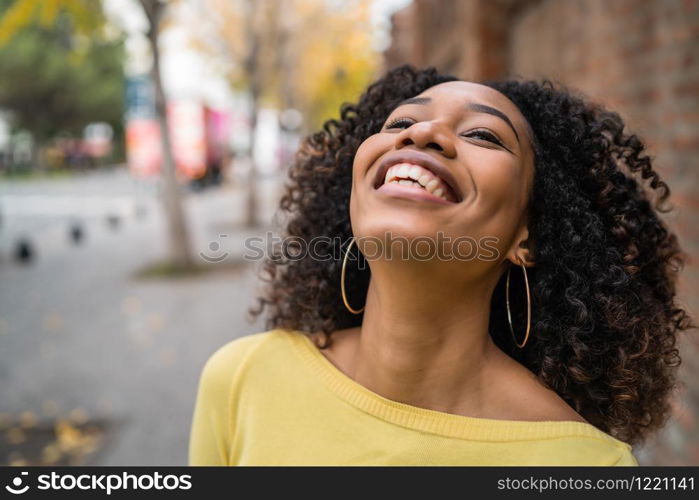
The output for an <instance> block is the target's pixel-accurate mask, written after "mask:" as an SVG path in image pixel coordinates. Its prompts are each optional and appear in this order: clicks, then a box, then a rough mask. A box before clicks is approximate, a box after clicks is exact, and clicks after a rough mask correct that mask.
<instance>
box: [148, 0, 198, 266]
mask: <svg viewBox="0 0 699 500" xmlns="http://www.w3.org/2000/svg"><path fill="white" fill-rule="evenodd" d="M141 4H142V5H143V9H144V10H145V12H146V17H147V18H148V21H149V29H148V41H149V42H150V47H151V52H152V54H153V65H152V67H151V79H152V81H153V87H154V93H155V96H154V97H155V114H156V119H157V120H158V124H159V125H160V136H161V138H162V149H163V164H162V170H161V175H162V179H163V191H162V196H163V202H164V205H165V213H166V217H167V221H168V229H169V235H170V244H171V247H170V248H171V252H172V254H171V259H172V263H173V264H174V265H175V266H177V267H179V268H191V267H192V266H193V262H192V256H191V252H190V248H189V234H188V231H187V224H186V221H185V217H184V210H183V209H182V197H181V196H180V188H179V184H178V182H177V175H176V171H175V160H174V157H173V154H172V144H171V141H170V130H169V129H168V124H167V108H166V101H165V92H164V90H163V83H162V80H161V78H160V52H159V51H158V35H159V28H160V20H161V19H162V14H163V9H164V8H165V5H164V4H162V3H160V2H159V1H158V0H141Z"/></svg>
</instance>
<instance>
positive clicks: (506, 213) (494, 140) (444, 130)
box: [350, 81, 534, 261]
mask: <svg viewBox="0 0 699 500" xmlns="http://www.w3.org/2000/svg"><path fill="white" fill-rule="evenodd" d="M533 176H534V166H533V151H532V148H531V144H530V139H529V135H528V132H527V125H526V120H525V118H524V117H523V116H522V114H521V113H520V112H519V110H518V108H517V107H516V106H515V105H514V103H512V102H511V101H510V100H509V99H508V98H507V97H505V96H504V95H503V94H501V93H500V92H498V91H496V90H494V89H491V88H490V87H486V86H484V85H480V84H476V83H471V82H464V81H454V82H447V83H442V84H439V85H436V86H434V87H431V88H429V89H427V90H425V91H424V92H423V93H421V94H420V95H418V96H415V97H414V98H411V99H408V100H407V101H404V102H403V103H402V104H400V105H398V107H397V108H396V109H395V110H393V112H392V113H391V114H390V115H389V116H388V119H387V120H386V122H385V123H384V126H383V128H382V129H381V131H380V132H379V133H377V134H374V135H372V136H370V137H369V138H367V139H366V140H365V141H364V142H363V143H362V144H361V145H360V147H359V149H358V150H357V154H356V156H355V158H354V166H353V173H352V193H351V198H350V217H351V221H352V229H353V233H354V235H355V237H358V238H360V240H361V239H364V238H365V237H368V236H372V237H378V238H379V239H380V240H382V241H385V238H386V234H387V232H390V234H391V235H392V236H393V237H397V236H402V237H405V238H407V239H408V240H413V239H415V238H416V237H428V238H434V241H435V242H436V241H438V238H439V237H438V233H440V232H441V233H442V238H448V239H449V240H448V241H450V242H452V243H454V242H455V239H456V238H460V237H461V239H460V240H457V242H461V243H459V245H460V246H459V248H458V252H460V253H459V255H461V256H463V255H465V254H466V253H467V252H468V248H464V247H463V245H464V244H465V243H464V242H465V241H468V242H469V243H468V244H469V245H471V244H472V243H473V242H481V241H482V239H483V238H485V237H490V238H491V240H490V241H491V243H489V244H487V245H486V246H489V247H490V248H492V249H494V250H495V249H496V251H497V253H498V254H499V256H498V257H497V258H495V259H490V260H498V261H500V260H501V257H503V256H504V255H505V254H507V253H508V252H509V251H510V250H511V249H512V248H511V247H512V246H513V245H514V244H516V243H514V242H515V239H516V240H517V241H521V240H523V239H526V237H527V232H526V219H525V216H526V214H525V207H526V204H527V199H528V198H527V197H528V193H529V192H530V187H531V185H532V182H533ZM464 237H468V238H464ZM494 238H495V239H497V240H495V239H494ZM442 241H445V240H444V239H442ZM360 248H362V247H361V245H360ZM444 248H449V249H451V251H456V250H455V249H454V248H452V247H451V246H449V243H447V246H446V247H444ZM363 250H364V249H363ZM364 253H365V255H366V251H365V252H364ZM486 253H487V252H486ZM491 253H492V252H491ZM369 258H370V259H371V257H369Z"/></svg>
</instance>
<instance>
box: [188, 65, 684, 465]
mask: <svg viewBox="0 0 699 500" xmlns="http://www.w3.org/2000/svg"><path fill="white" fill-rule="evenodd" d="M643 151H644V145H643V143H642V142H641V140H640V139H639V138H638V137H637V136H636V135H630V134H628V133H626V132H624V123H623V121H622V120H621V118H620V117H619V115H618V114H616V113H613V112H610V111H606V110H604V109H603V108H602V107H601V106H599V105H595V104H593V103H590V102H586V101H585V100H584V99H583V98H582V97H578V96H575V95H573V94H572V93H571V92H570V91H568V90H566V89H563V88H557V87H556V86H555V85H554V84H553V83H552V82H551V81H549V80H544V81H542V82H535V81H502V82H486V83H484V84H477V83H473V82H465V81H459V80H457V79H456V78H453V77H449V76H443V75H439V74H438V73H437V72H435V71H434V70H433V69H428V70H423V71H417V70H415V69H413V68H411V67H408V66H405V67H402V68H398V69H396V70H393V71H391V72H389V73H388V74H387V75H386V76H385V77H384V78H383V79H381V80H379V81H378V82H376V83H374V84H373V85H371V86H370V87H369V88H368V89H367V91H366V92H365V93H364V95H363V96H362V97H361V99H360V101H359V103H358V104H357V105H351V106H350V105H345V106H344V107H343V109H342V113H341V119H340V120H338V121H335V120H331V121H329V122H327V123H326V124H325V126H324V127H323V130H322V131H321V132H318V133H316V134H314V135H312V136H310V137H309V138H308V139H307V140H306V142H305V143H304V144H303V146H302V147H301V149H300V151H299V153H298V155H297V159H296V162H295V165H294V166H293V168H292V169H291V172H290V183H289V184H288V186H287V190H286V193H285V195H284V197H283V199H282V201H281V209H282V210H283V211H285V212H286V213H287V214H288V215H289V218H288V219H287V223H286V227H285V234H284V236H287V237H289V238H292V239H293V241H292V243H294V244H293V245H292V244H286V245H285V246H282V247H281V249H280V248H277V249H276V251H275V253H274V255H272V256H271V257H270V258H269V259H268V260H267V261H266V263H265V266H264V271H265V272H266V274H265V276H264V279H265V280H267V281H268V282H269V287H268V288H267V290H266V294H265V296H263V297H262V298H261V299H260V306H259V308H258V309H256V310H252V311H251V313H252V314H253V315H257V314H260V313H261V312H262V310H263V309H264V307H265V306H268V307H269V308H270V309H271V314H270V316H269V319H268V327H269V331H266V332H262V333H258V334H256V335H252V336H248V337H244V338H241V339H237V340H234V341H232V342H230V343H228V344H227V345H225V346H223V347H221V348H220V349H219V350H218V351H217V352H216V353H215V354H214V355H213V356H212V357H211V358H210V359H209V361H208V362H207V364H206V366H205V368H204V370H203V373H202V376H201V380H200V385H199V393H198V399H197V403H196V408H195V412H194V419H193V425H192V431H191V439H190V450H189V453H190V455H189V458H190V463H191V464H192V465H213V464H220V465H234V464H315V465H326V464H355V465H359V464H392V465H397V464H405V465H417V464H444V465H446V464H453V465H525V464H528V465H638V462H637V461H636V458H635V457H634V455H633V453H632V449H631V445H632V444H634V443H639V442H641V441H642V440H643V439H644V438H646V437H647V436H648V435H650V434H651V433H652V432H653V431H655V430H657V429H658V428H659V427H661V426H662V424H663V422H664V419H666V417H667V415H668V411H669V410H668V408H669V403H668V396H669V393H670V391H671V390H672V388H673V386H674V384H675V371H676V366H677V365H678V364H679V362H680V359H679V356H678V352H677V349H675V348H674V344H675V336H676V332H679V331H681V330H685V329H688V328H690V327H692V326H693V325H692V324H691V320H690V318H689V317H688V315H687V314H686V313H685V311H683V310H682V309H680V308H679V307H678V306H677V305H676V304H675V301H674V300H675V299H674V296H675V279H676V276H677V273H678V271H679V270H680V269H681V266H682V264H683V260H682V258H683V254H682V253H681V251H680V249H679V247H678V244H677V241H676V238H675V236H674V235H673V234H672V233H670V232H669V231H668V229H667V228H666V226H665V225H664V223H663V222H662V221H661V219H660V218H659V216H658V213H657V211H663V210H666V208H664V207H663V203H664V202H665V201H666V199H667V197H668V195H669V190H668V188H667V186H666V184H665V183H664V182H663V181H661V180H660V178H659V177H658V174H657V173H656V172H655V171H654V170H653V168H652V166H651V163H650V160H649V158H648V156H646V155H645V154H644V153H643ZM638 174H640V176H641V178H642V179H649V180H650V182H649V184H650V187H651V188H652V190H653V191H651V192H650V193H648V192H646V191H645V190H644V188H643V186H642V181H641V180H640V179H638ZM652 194H655V195H657V196H656V197H655V199H654V200H653V197H652V196H651V195H652ZM338 241H339V242H341V253H338V251H337V250H338V248H340V246H339V245H338V244H337V242H338ZM285 242H287V243H288V242H289V239H287V240H285ZM292 250H293V251H292ZM357 250H359V253H357Z"/></svg>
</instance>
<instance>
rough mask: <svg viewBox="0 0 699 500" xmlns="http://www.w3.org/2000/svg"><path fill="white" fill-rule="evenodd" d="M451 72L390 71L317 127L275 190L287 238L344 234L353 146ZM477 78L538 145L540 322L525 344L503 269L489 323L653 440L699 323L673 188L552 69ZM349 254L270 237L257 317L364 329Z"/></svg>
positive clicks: (624, 435) (594, 420) (614, 419)
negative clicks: (668, 220)
mask: <svg viewBox="0 0 699 500" xmlns="http://www.w3.org/2000/svg"><path fill="white" fill-rule="evenodd" d="M452 80H457V78H455V77H453V76H447V75H440V74H439V73H437V71H436V70H435V69H433V68H428V69H424V70H416V69H414V68H412V67H411V66H402V67H400V68H396V69H394V70H392V71H390V72H389V73H388V74H386V75H385V76H384V77H383V78H382V79H380V80H378V81H377V82H375V83H373V84H372V85H371V86H369V87H368V89H367V90H366V92H365V93H364V94H363V95H362V96H361V98H360V99H359V102H358V103H357V104H344V105H343V106H342V109H341V113H340V118H339V120H329V121H327V122H326V123H325V124H324V126H323V129H322V130H321V131H319V132H316V133H314V134H312V135H310V136H309V137H307V138H306V140H305V141H304V142H303V144H302V146H301V148H300V149H299V151H298V153H297V156H296V159H295V161H294V164H293V165H292V167H291V169H290V172H289V180H288V182H287V184H286V186H285V190H284V194H283V196H282V199H281V202H280V210H279V213H278V214H279V215H281V216H286V217H285V222H284V227H283V231H282V234H281V236H282V237H284V238H290V237H291V238H295V239H297V240H298V239H300V240H303V241H305V242H309V241H310V240H312V239H313V238H317V237H325V238H326V239H332V238H337V237H340V239H341V240H342V241H347V240H348V239H349V238H350V237H351V236H352V234H351V226H350V220H349V198H350V190H351V183H352V164H353V158H354V155H355V152H356V151H357V148H358V147H359V145H360V144H361V143H362V142H363V141H364V140H365V139H367V138H368V137H369V136H371V135H373V134H375V133H377V132H379V131H380V130H381V127H382V125H383V123H384V121H385V119H386V118H387V116H388V115H389V114H390V112H391V111H392V110H393V109H394V108H395V107H396V106H397V104H398V103H399V102H401V101H403V100H404V99H407V98H409V97H413V96H415V95H417V94H420V93H421V92H423V91H424V90H426V89H428V88H430V87H432V86H434V85H437V84H439V83H442V82H446V81H452ZM482 83H483V84H484V85H487V86H489V87H491V88H493V89H496V90H497V91H499V92H501V93H502V94H504V95H505V96H507V97H508V98H509V99H510V100H511V101H512V102H513V103H514V104H515V105H516V106H517V107H518V108H519V109H520V111H521V113H522V114H523V116H524V117H525V118H526V119H527V120H528V122H529V126H530V134H532V140H533V149H534V153H535V159H534V165H535V175H534V185H533V190H532V196H531V198H530V200H529V205H528V211H529V217H528V220H529V234H530V238H531V239H532V240H533V243H534V245H533V247H534V249H535V255H534V258H535V266H534V267H532V268H531V269H530V270H529V271H528V273H529V283H530V290H531V301H532V322H531V325H532V330H531V331H532V334H531V335H530V338H529V341H528V342H527V345H526V346H525V347H524V348H523V349H518V348H517V347H515V346H514V343H513V342H512V337H511V334H510V331H509V326H508V323H507V319H506V318H507V314H506V309H505V294H504V281H505V274H506V273H503V276H502V277H501V279H500V281H499V283H498V285H497V287H496V289H495V291H494V293H493V297H492V300H491V315H490V325H489V332H490V335H491V337H492V338H493V341H494V342H495V343H496V345H498V347H499V348H501V349H502V350H503V351H504V352H506V353H507V354H508V355H510V356H511V357H512V358H514V359H516V360H517V361H518V362H520V363H521V364H522V365H524V366H526V367H527V368H528V369H529V370H530V371H531V372H532V373H534V374H535V375H536V376H537V377H538V378H539V379H540V380H541V381H542V382H543V383H545V384H546V385H548V386H549V387H551V388H552V389H553V390H555V391H556V392H557V393H558V394H559V395H560V396H561V397H562V398H563V399H564V400H565V401H566V402H567V403H568V404H569V405H570V406H571V407H573V408H574V409H575V410H576V411H577V412H578V413H579V414H580V415H582V416H583V417H584V418H585V419H586V420H587V421H588V422H590V423H591V424H592V425H594V426H596V427H597V428H599V429H600V430H602V431H604V432H607V433H609V434H610V435H612V436H614V437H616V438H617V439H620V440H622V441H625V442H628V443H631V444H635V443H638V442H640V441H643V440H645V439H646V438H647V437H648V436H649V435H650V434H651V433H653V432H654V431H656V430H658V429H659V428H660V427H662V426H663V425H664V423H665V421H666V419H667V418H668V416H669V412H670V401H669V399H670V395H671V392H672V391H673V390H674V389H675V388H676V384H677V379H676V371H677V367H678V366H679V364H680V362H681V359H680V356H679V352H678V349H677V348H676V347H675V344H676V333H677V332H679V331H682V330H688V329H690V328H696V326H695V325H694V323H693V322H692V319H691V318H690V317H689V315H688V314H687V313H686V312H685V311H684V310H683V309H681V308H680V307H678V305H677V304H676V303H675V293H676V292H675V286H676V279H677V276H678V273H679V272H680V271H681V269H682V268H683V267H684V264H685V259H686V255H685V254H684V253H683V252H682V251H681V249H680V248H679V245H678V242H677V238H676V236H675V235H674V234H673V233H672V232H670V231H669V230H668V228H667V226H666V225H665V224H664V222H663V221H662V220H661V218H660V217H659V213H660V212H667V211H669V210H670V208H668V207H667V206H665V203H666V201H667V198H668V196H669V194H670V190H669V188H668V186H667V185H666V184H665V182H663V181H662V180H661V179H660V177H659V175H658V173H657V172H656V171H655V170H654V169H653V167H652V165H651V159H650V158H649V157H648V156H647V155H646V154H645V153H644V149H645V145H644V144H643V142H642V141H641V139H640V138H639V137H638V136H637V135H634V134H630V133H628V132H625V131H624V128H625V124H624V121H623V120H622V118H621V117H620V116H619V114H617V113H615V112H613V111H608V110H606V109H604V107H603V106H602V105H600V104H596V103H593V102H591V101H590V100H588V99H586V98H585V97H584V96H582V95H578V94H576V92H575V91H573V90H571V89H568V88H565V87H564V86H563V85H561V84H559V83H557V82H556V83H554V82H553V81H551V80H549V79H543V80H541V81H534V80H520V79H516V80H514V79H513V80H506V81H487V82H482ZM639 175H640V178H639ZM646 181H647V182H648V184H649V185H650V189H646V188H645V187H644V183H645V182H646ZM328 251H330V249H328ZM341 265H342V262H341V260H340V259H329V260H317V259H311V258H308V259H305V258H303V259H294V258H290V256H289V255H288V254H287V252H285V251H284V249H283V248H281V247H280V246H277V247H275V248H274V249H273V252H272V254H271V255H270V256H269V257H268V259H267V260H266V261H265V262H264V263H263V265H262V266H261V268H260V278H261V280H262V281H263V283H264V287H263V291H262V294H261V296H260V297H258V302H257V303H256V305H255V306H254V307H251V308H250V310H249V314H250V317H251V318H255V317H257V316H258V315H260V314H262V312H263V310H264V309H265V307H267V308H268V309H269V312H268V315H267V323H266V325H267V327H268V328H270V329H271V328H283V329H290V330H298V331H303V332H307V333H311V332H323V333H325V334H326V335H328V336H331V334H332V332H333V331H335V330H339V329H344V328H350V327H355V326H359V325H361V322H362V315H353V314H350V313H349V312H348V311H347V310H346V309H345V307H344V305H343V302H342V300H341V291H340V271H341ZM350 267H351V268H352V269H348V271H347V282H348V283H349V285H348V286H349V288H348V290H347V294H348V300H350V303H351V304H355V305H356V304H363V303H364V300H365V298H366V292H367V287H368V283H369V277H370V272H369V271H368V270H367V269H364V270H360V269H358V268H356V267H355V266H350ZM511 274H512V276H511V280H514V282H513V284H512V285H511V286H513V287H514V286H515V285H517V283H518V281H517V280H516V279H515V278H517V276H519V277H520V278H519V286H523V285H522V283H523V279H522V278H521V276H522V275H521V273H511ZM514 290H522V289H521V288H515V289H514ZM517 297H519V299H518V300H514V299H517ZM524 297H525V295H524V292H522V293H519V294H518V293H515V292H514V291H511V308H512V309H513V311H519V313H515V314H514V315H513V322H515V321H516V323H514V324H518V325H522V324H526V298H524Z"/></svg>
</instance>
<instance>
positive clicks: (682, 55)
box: [385, 0, 699, 465]
mask: <svg viewBox="0 0 699 500" xmlns="http://www.w3.org/2000/svg"><path fill="white" fill-rule="evenodd" d="M440 13H441V14H444V13H446V14H448V15H442V16H441V17H440ZM399 16H402V18H403V19H402V25H398V24H396V25H395V31H396V38H395V39H394V40H395V43H394V45H393V46H392V47H391V48H390V49H389V51H387V54H386V59H385V60H386V66H388V67H392V66H394V65H397V64H401V63H403V62H411V63H413V64H416V65H419V66H425V65H434V66H436V67H437V68H438V69H440V70H442V71H445V72H449V73H452V74H456V75H457V76H459V77H461V78H464V79H466V80H474V81H478V80H483V79H487V78H498V77H507V76H522V77H526V78H536V77H542V76H545V77H548V78H551V79H555V80H558V81H560V82H562V83H564V84H566V85H568V86H570V87H573V88H574V89H577V90H580V91H582V92H584V93H585V94H587V95H588V96H590V97H591V98H592V99H594V100H596V101H599V102H602V103H604V104H605V105H607V106H608V107H609V108H611V109H614V110H616V111H618V112H619V113H620V114H621V115H622V117H624V119H625V120H626V123H627V125H628V128H629V130H631V131H634V132H635V133H638V134H639V135H641V136H642V137H643V138H644V139H645V140H646V142H647V144H648V146H649V152H650V154H651V156H652V157H653V158H654V166H655V168H656V169H657V170H658V171H659V172H660V175H661V176H662V177H664V178H665V180H666V181H667V182H668V184H669V185H670V188H671V191H672V196H671V199H672V200H673V203H674V205H675V206H676V207H677V210H676V211H675V212H674V213H672V214H670V215H669V216H668V217H666V219H667V220H668V223H669V224H670V225H671V227H673V228H674V229H675V230H676V231H677V233H678V235H679V238H680V243H681V244H682V246H683V248H684V249H685V251H686V252H687V254H688V255H689V258H690V260H689V263H688V265H687V267H686V268H685V271H684V272H683V275H682V278H681V280H680V283H679V291H680V302H681V303H682V305H683V306H684V307H686V308H687V309H688V310H689V311H690V313H692V314H693V316H694V317H695V318H697V319H698V320H699V0H664V1H649V0H611V1H610V0H568V1H565V2H563V1H558V0H523V1H518V0H463V1H459V0H414V3H413V4H412V5H411V6H409V7H408V8H406V9H405V10H404V11H401V12H400V13H399V14H398V17H399ZM434 18H439V22H437V21H435V20H434ZM697 337H698V335H697V333H696V332H691V333H690V334H688V335H686V336H685V338H684V340H683V341H681V342H680V344H679V346H680V349H681V353H682V357H683V365H682V367H681V370H680V377H681V380H682V383H683V387H682V389H681V391H680V392H679V393H678V394H677V396H676V397H675V398H674V408H675V411H674V415H673V417H672V419H671V420H670V421H669V422H668V425H667V426H666V427H665V429H664V430H663V431H662V432H661V433H660V434H659V435H658V436H657V438H656V439H655V440H653V441H652V442H649V443H647V444H646V445H645V446H644V447H642V448H638V449H636V450H634V451H635V453H636V454H637V456H638V457H639V460H640V461H641V462H642V463H643V464H662V465H677V464H684V465H688V464H692V465H697V464H699V425H698V423H697V419H698V418H699V341H697Z"/></svg>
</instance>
